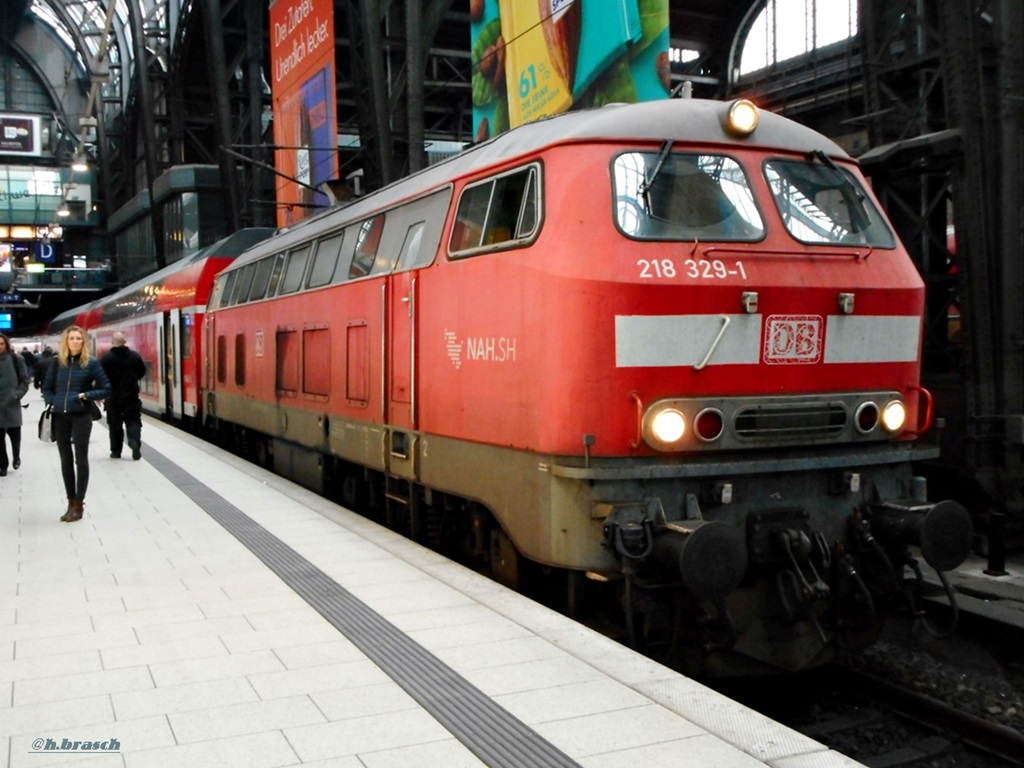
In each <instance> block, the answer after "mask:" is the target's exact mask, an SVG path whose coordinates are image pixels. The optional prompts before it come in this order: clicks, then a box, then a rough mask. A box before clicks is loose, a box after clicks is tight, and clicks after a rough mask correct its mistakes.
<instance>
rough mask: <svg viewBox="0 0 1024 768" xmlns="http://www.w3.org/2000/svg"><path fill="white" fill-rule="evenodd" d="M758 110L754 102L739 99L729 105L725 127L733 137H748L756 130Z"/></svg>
mask: <svg viewBox="0 0 1024 768" xmlns="http://www.w3.org/2000/svg"><path fill="white" fill-rule="evenodd" d="M758 119H759V117H758V109H757V105H756V104H754V102H752V101H750V100H748V99H739V100H738V101H734V102H733V103H732V104H730V105H729V112H728V114H727V115H726V119H725V127H726V128H727V129H728V131H729V133H731V134H733V135H734V136H749V135H750V134H752V133H753V132H754V130H755V129H756V128H757V121H758Z"/></svg>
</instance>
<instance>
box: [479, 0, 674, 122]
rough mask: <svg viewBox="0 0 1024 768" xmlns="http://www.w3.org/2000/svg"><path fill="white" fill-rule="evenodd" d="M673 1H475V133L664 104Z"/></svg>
mask: <svg viewBox="0 0 1024 768" xmlns="http://www.w3.org/2000/svg"><path fill="white" fill-rule="evenodd" d="M668 18H669V16H668V0H470V20H471V25H470V34H471V36H472V41H471V51H472V62H473V131H474V137H475V140H476V141H484V140H485V139H488V138H490V137H491V136H494V135H496V134H498V133H501V132H502V131H505V130H508V129H509V128H515V127H516V126H518V125H522V124H523V123H529V122H531V121H533V120H537V119H539V118H542V117H545V116H547V115H553V114H557V113H559V112H566V111H568V110H570V109H577V108H585V107H593V106H600V105H602V104H608V103H611V102H636V101H648V100H651V99H661V98H666V97H667V96H668V94H669V89H670V83H671V74H670V68H669V57H668V47H669V29H668Z"/></svg>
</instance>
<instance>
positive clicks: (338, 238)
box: [306, 232, 344, 288]
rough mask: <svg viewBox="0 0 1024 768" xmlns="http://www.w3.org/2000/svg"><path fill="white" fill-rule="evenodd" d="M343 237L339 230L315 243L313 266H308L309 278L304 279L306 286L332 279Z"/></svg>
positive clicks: (314, 285)
mask: <svg viewBox="0 0 1024 768" xmlns="http://www.w3.org/2000/svg"><path fill="white" fill-rule="evenodd" d="M343 239H344V233H343V232H339V233H338V234H336V235H334V236H332V237H329V238H327V239H326V240H321V241H320V242H319V243H317V246H316V255H315V256H313V266H312V267H310V268H309V278H308V279H307V280H306V287H307V288H317V287H319V286H321V285H327V284H328V283H329V282H331V280H333V279H334V270H335V269H337V267H338V254H340V253H341V242H342V240H343Z"/></svg>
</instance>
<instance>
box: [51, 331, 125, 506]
mask: <svg viewBox="0 0 1024 768" xmlns="http://www.w3.org/2000/svg"><path fill="white" fill-rule="evenodd" d="M55 360H56V362H54V363H52V364H51V365H50V366H49V368H47V370H46V380H45V381H44V382H43V390H42V391H43V398H44V399H45V400H46V404H47V405H49V406H51V407H52V408H53V435H54V438H55V440H54V442H56V443H57V452H58V453H59V454H60V473H61V478H62V479H63V480H64V490H65V491H66V492H67V495H68V510H67V512H65V513H64V514H63V515H61V517H60V519H61V521H62V522H65V523H73V522H76V521H78V520H81V519H82V515H83V514H84V513H85V512H84V509H85V492H86V490H87V489H88V487H89V436H90V435H91V434H92V420H93V417H92V414H91V413H90V407H89V404H90V403H93V404H95V403H94V401H96V400H105V399H106V398H108V397H110V381H108V379H107V374H106V373H104V372H103V366H102V365H100V361H99V360H97V359H96V358H95V357H92V356H91V355H90V354H89V342H88V337H87V335H86V332H85V330H84V329H83V328H80V327H79V326H77V325H72V326H70V327H69V328H65V329H64V333H62V334H61V337H60V352H58V353H57V356H56V358H55ZM98 412H99V411H98V410H97V413H98Z"/></svg>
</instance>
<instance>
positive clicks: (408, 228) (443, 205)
mask: <svg viewBox="0 0 1024 768" xmlns="http://www.w3.org/2000/svg"><path fill="white" fill-rule="evenodd" d="M451 200H452V189H451V187H446V188H445V189H442V190H440V191H438V192H434V193H433V194H430V195H428V196H426V197H422V198H420V199H418V200H414V201H413V202H411V203H406V204H405V205H403V206H401V207H400V208H398V209H396V210H395V211H394V212H393V213H394V215H393V216H392V217H391V218H390V219H389V222H388V223H389V226H390V225H392V224H393V225H394V226H395V229H396V232H395V235H396V236H395V238H394V242H395V243H396V244H400V247H399V249H398V258H397V260H396V262H395V265H394V268H395V269H396V270H398V271H404V270H408V269H420V268H422V267H426V266H428V265H429V264H430V263H431V262H433V261H434V257H435V256H436V255H437V249H438V246H439V245H440V244H441V232H442V230H443V229H444V221H445V218H446V217H447V215H448V208H449V207H450V206H451ZM388 242H391V240H388Z"/></svg>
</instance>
